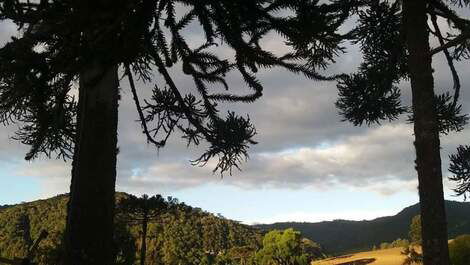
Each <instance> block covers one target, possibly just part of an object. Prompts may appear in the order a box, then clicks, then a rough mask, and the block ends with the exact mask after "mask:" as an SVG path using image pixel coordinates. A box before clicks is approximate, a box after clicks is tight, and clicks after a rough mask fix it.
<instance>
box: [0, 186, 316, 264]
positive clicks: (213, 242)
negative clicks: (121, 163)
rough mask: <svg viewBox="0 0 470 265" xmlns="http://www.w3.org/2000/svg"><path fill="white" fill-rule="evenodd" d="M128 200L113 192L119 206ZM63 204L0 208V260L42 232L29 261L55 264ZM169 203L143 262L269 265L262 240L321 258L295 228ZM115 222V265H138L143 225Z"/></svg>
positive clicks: (153, 224) (154, 223) (306, 257)
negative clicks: (263, 225) (264, 227)
mask: <svg viewBox="0 0 470 265" xmlns="http://www.w3.org/2000/svg"><path fill="white" fill-rule="evenodd" d="M130 196H131V195H128V194H126V193H117V196H116V200H117V205H119V203H120V201H123V200H126V198H129V197H130ZM67 201H68V196H67V195H59V196H57V197H53V198H50V199H46V200H40V201H35V202H31V203H23V204H19V205H12V206H3V207H2V208H3V209H0V257H5V258H11V259H13V258H15V257H24V256H26V255H27V252H28V249H29V248H30V247H31V245H32V243H33V241H34V239H36V238H37V237H38V235H39V233H40V232H41V231H42V230H45V231H47V233H48V236H47V237H46V238H45V239H44V240H42V241H41V243H40V245H39V248H38V251H37V253H36V254H35V256H34V259H33V261H34V262H36V264H40V265H50V264H59V262H60V258H61V256H62V255H64V253H63V251H64V248H63V236H64V230H65V218H66V209H67V207H66V205H67ZM166 201H168V200H166ZM172 203H173V204H174V206H176V207H175V208H174V209H173V210H169V209H162V208H160V209H162V210H161V211H159V214H158V215H155V216H153V217H152V218H151V219H150V220H149V222H148V228H147V231H148V232H147V237H146V244H147V248H146V252H145V258H144V264H155V265H157V264H159V265H174V264H205V265H218V264H220V265H222V264H223V265H229V264H233V265H238V264H253V265H255V264H269V262H271V261H272V260H271V258H272V255H273V253H272V249H270V248H269V244H267V243H264V241H266V242H269V241H272V242H273V244H274V243H276V244H277V243H279V242H281V241H282V240H284V241H285V243H286V242H287V243H289V244H292V247H293V248H294V249H292V250H289V249H286V251H287V252H286V254H287V255H289V256H293V257H295V255H297V256H299V257H301V258H302V259H303V261H302V264H308V262H310V261H312V260H314V259H319V258H322V257H324V255H325V254H324V253H323V250H322V249H321V247H320V245H318V244H317V243H315V242H313V241H311V240H309V239H306V238H303V237H301V236H300V233H299V232H295V231H294V230H285V231H286V232H281V231H284V230H273V231H272V232H267V231H266V232H262V231H261V230H259V229H257V228H254V227H251V226H248V225H244V224H240V223H239V222H236V221H232V220H229V219H226V218H224V217H223V216H217V215H214V214H211V213H208V212H205V211H203V210H201V209H199V208H192V207H190V206H187V205H185V204H182V203H179V202H178V201H175V200H174V199H172ZM122 214H126V215H127V213H122ZM118 220H119V221H117V223H116V233H115V238H114V242H115V246H116V249H115V251H116V252H115V253H116V264H122V265H125V264H127V265H133V264H142V263H139V262H141V260H142V259H141V256H140V255H141V253H142V252H141V249H142V241H141V240H140V238H141V235H142V227H141V225H140V224H139V223H128V222H126V221H125V220H124V219H123V218H121V219H118ZM283 233H285V236H284V237H282V235H283ZM277 237H279V238H277ZM281 238H282V239H281ZM264 245H266V246H268V247H264Z"/></svg>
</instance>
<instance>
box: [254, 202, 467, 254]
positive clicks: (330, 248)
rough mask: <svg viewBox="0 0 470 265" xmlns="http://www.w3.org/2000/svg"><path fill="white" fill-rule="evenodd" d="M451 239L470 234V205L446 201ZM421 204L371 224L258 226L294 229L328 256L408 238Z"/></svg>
mask: <svg viewBox="0 0 470 265" xmlns="http://www.w3.org/2000/svg"><path fill="white" fill-rule="evenodd" d="M446 209H447V217H448V232H449V238H453V237H455V236H457V235H461V234H468V233H470V203H468V202H467V203H463V202H455V201H446ZM419 212H420V210H419V204H415V205H413V206H410V207H407V208H405V209H403V210H402V211H401V212H399V213H398V214H396V215H394V216H387V217H380V218H377V219H374V220H369V221H347V220H335V221H328V222H319V223H297V222H285V223H274V224H264V225H256V226H255V227H257V228H261V229H263V230H271V229H286V228H291V227H292V228H294V229H295V230H298V231H300V232H301V233H302V235H304V236H305V237H307V238H309V239H312V240H314V241H315V242H317V243H319V244H320V245H321V246H322V247H323V248H324V250H325V251H326V252H327V253H351V252H356V251H362V250H369V249H371V248H372V247H373V246H374V245H376V246H378V245H379V244H380V243H381V242H391V241H393V240H395V239H397V238H408V231H409V226H410V222H411V219H412V218H413V216H415V215H417V214H419Z"/></svg>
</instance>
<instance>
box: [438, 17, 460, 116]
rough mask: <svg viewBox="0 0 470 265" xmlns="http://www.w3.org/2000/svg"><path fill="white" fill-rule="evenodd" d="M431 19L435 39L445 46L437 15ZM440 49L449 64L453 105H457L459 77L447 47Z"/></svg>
mask: <svg viewBox="0 0 470 265" xmlns="http://www.w3.org/2000/svg"><path fill="white" fill-rule="evenodd" d="M431 21H432V24H433V27H434V30H435V34H436V36H437V39H438V40H439V43H440V44H441V47H444V46H445V43H444V38H443V37H442V33H441V30H440V28H439V25H438V24H437V16H436V15H435V14H432V15H431ZM442 51H443V52H444V55H445V56H446V60H447V64H448V65H449V68H450V71H451V73H452V78H453V79H454V91H455V92H454V102H453V105H454V107H455V106H457V102H458V100H459V95H460V78H459V75H458V73H457V70H455V66H454V60H453V58H452V56H450V54H449V50H447V48H444V49H443V50H442Z"/></svg>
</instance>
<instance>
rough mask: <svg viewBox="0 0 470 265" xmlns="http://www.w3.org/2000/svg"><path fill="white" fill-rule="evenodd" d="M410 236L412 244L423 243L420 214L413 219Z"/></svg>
mask: <svg viewBox="0 0 470 265" xmlns="http://www.w3.org/2000/svg"><path fill="white" fill-rule="evenodd" d="M408 236H409V238H410V241H411V243H412V244H421V216H420V215H419V214H418V215H416V216H415V217H413V219H411V224H410V231H409V232H408Z"/></svg>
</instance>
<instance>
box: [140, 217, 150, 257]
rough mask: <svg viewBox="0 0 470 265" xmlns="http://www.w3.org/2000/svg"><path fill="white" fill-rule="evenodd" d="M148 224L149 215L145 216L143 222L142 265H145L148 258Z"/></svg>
mask: <svg viewBox="0 0 470 265" xmlns="http://www.w3.org/2000/svg"><path fill="white" fill-rule="evenodd" d="M147 223H148V214H147V213H145V214H144V220H143V221H142V242H141V243H142V244H141V248H140V265H145V257H146V256H147Z"/></svg>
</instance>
